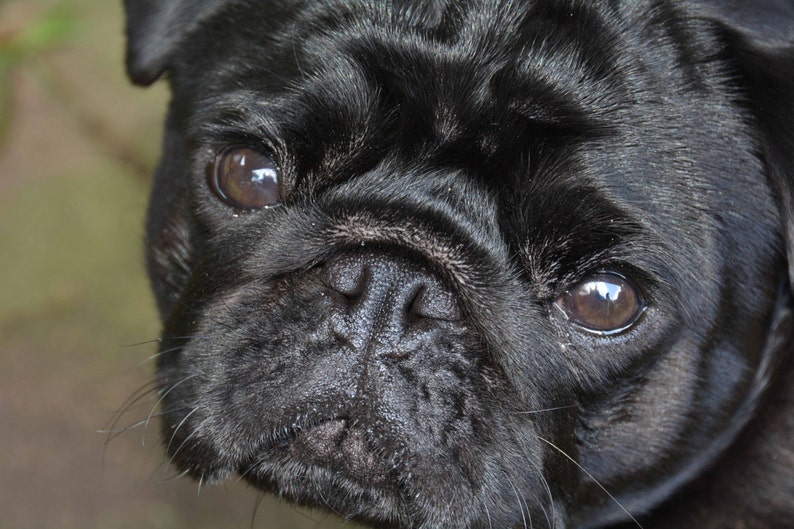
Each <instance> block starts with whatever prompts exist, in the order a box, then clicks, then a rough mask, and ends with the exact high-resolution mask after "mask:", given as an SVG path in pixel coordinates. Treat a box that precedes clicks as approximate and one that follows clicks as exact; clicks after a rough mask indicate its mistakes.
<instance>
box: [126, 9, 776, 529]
mask: <svg viewBox="0 0 794 529" xmlns="http://www.w3.org/2000/svg"><path fill="white" fill-rule="evenodd" d="M260 4H261V5H260ZM271 4H272V5H271ZM276 4H277V3H276V2H254V1H253V0H247V1H246V0H243V1H237V2H232V1H222V0H220V1H215V2H190V1H187V0H183V1H180V2H174V3H172V4H169V6H170V7H168V8H159V7H153V6H151V5H149V3H148V2H140V3H139V2H134V1H133V0H130V1H129V2H128V6H127V8H128V14H129V33H130V42H131V51H130V58H129V65H130V68H131V71H132V75H133V78H134V79H135V80H136V81H137V82H139V83H144V84H145V83H149V82H152V81H153V80H154V79H156V78H157V77H158V76H159V74H160V73H162V72H163V71H164V70H167V71H168V72H169V74H170V80H171V86H172V89H173V93H174V98H173V102H172V107H171V113H170V117H169V121H168V127H167V131H166V140H165V144H164V145H165V149H164V154H163V160H162V163H161V166H160V168H159V170H158V174H157V180H156V183H155V186H154V190H153V195H152V202H151V209H150V216H149V224H148V251H149V265H150V272H151V276H152V280H153V283H154V288H155V292H156V294H157V297H158V302H159V307H160V311H161V314H162V317H163V321H164V325H165V332H164V338H163V346H162V354H161V356H160V359H159V367H158V380H159V384H160V387H161V389H162V394H163V395H162V407H163V412H164V413H165V419H164V430H163V431H164V439H165V443H166V445H167V447H168V452H169V455H170V457H171V458H172V459H173V461H174V462H175V464H176V465H177V466H179V467H180V468H182V469H183V470H186V471H188V472H189V473H190V474H191V475H193V476H195V477H197V478H200V479H203V480H205V481H206V480H217V479H222V478H225V477H228V476H231V475H233V474H239V475H241V476H243V477H244V478H245V479H246V480H247V481H249V482H251V483H252V484H254V485H256V486H257V487H261V488H263V489H267V490H272V491H275V492H276V493H277V494H279V495H282V496H285V497H287V498H290V499H292V500H294V501H297V502H299V503H303V504H311V505H318V506H322V507H326V508H329V509H332V510H334V511H336V512H337V513H340V514H342V515H343V516H347V517H350V518H353V519H358V520H363V521H368V522H371V523H373V524H376V525H378V526H380V527H384V526H394V527H427V528H442V527H450V528H451V527H524V526H528V525H530V520H531V526H532V527H556V528H562V527H579V526H598V525H602V524H604V523H608V522H610V521H616V520H621V519H625V518H627V517H628V512H642V511H645V510H647V509H649V508H651V507H653V506H655V505H656V504H658V503H659V502H661V501H662V500H663V499H665V498H666V497H668V496H669V495H670V494H671V493H672V492H673V491H675V490H676V489H677V488H678V487H680V486H681V485H682V484H683V483H685V482H686V481H688V480H690V479H691V478H692V477H693V476H694V475H695V474H696V473H698V472H699V471H700V470H701V469H702V468H703V467H704V466H705V465H706V464H708V463H709V462H710V461H711V460H713V459H714V457H715V456H716V454H718V453H719V451H720V450H722V449H723V448H724V446H725V445H727V444H729V441H730V439H731V438H732V436H734V435H735V434H736V431H737V430H738V428H739V426H741V425H742V424H743V423H744V421H745V419H744V416H745V415H746V414H747V413H748V410H749V409H750V408H751V407H752V403H753V402H754V399H756V398H757V396H758V393H759V391H760V390H759V388H760V387H761V386H762V385H763V383H764V380H765V378H764V377H765V374H764V372H763V371H764V369H763V367H764V365H766V364H767V363H769V361H770V360H769V359H770V356H771V355H773V353H774V351H772V352H770V348H768V347H767V346H766V342H767V335H768V330H769V328H770V325H772V323H773V320H774V319H775V314H776V312H775V307H776V303H777V301H776V299H777V297H778V295H777V294H778V291H779V288H780V285H781V282H782V280H783V277H784V275H785V263H784V258H783V256H782V254H783V252H782V245H783V232H784V231H785V230H784V229H783V226H784V222H785V219H783V216H782V215H781V214H780V213H779V211H780V204H781V199H780V198H779V190H778V189H777V187H776V185H777V184H775V179H774V175H773V174H772V173H773V172H774V171H773V170H771V169H770V164H771V163H773V161H772V159H773V158H774V154H775V153H776V152H778V151H775V146H774V145H770V144H769V142H767V140H766V137H767V136H766V134H767V133H768V132H769V131H768V130H765V129H764V124H763V123H762V119H763V118H764V116H763V115H760V114H759V113H758V112H756V109H755V107H754V106H753V105H752V102H751V100H750V99H749V98H748V97H747V94H748V93H749V91H750V90H749V88H750V87H751V86H752V83H753V82H755V81H754V80H753V78H751V76H749V75H748V76H747V78H745V77H743V75H744V72H745V71H744V70H743V69H742V68H743V63H742V62H741V61H740V60H739V59H735V57H734V56H733V55H731V49H732V48H731V47H730V46H729V45H728V44H726V42H742V43H743V42H745V40H747V39H744V37H741V38H740V37H739V36H735V35H739V33H736V34H735V35H734V40H733V41H730V40H729V39H728V38H727V37H726V35H727V34H728V33H730V32H729V31H728V29H726V23H725V21H724V20H722V19H721V18H720V17H719V16H717V15H715V14H713V13H711V12H710V11H707V10H706V9H705V8H704V7H702V6H701V7H700V8H697V9H696V8H695V7H694V6H679V5H676V4H677V3H676V2H670V3H659V2H649V3H648V5H645V4H644V3H643V2H612V3H609V5H608V6H607V4H606V3H602V2H592V3H590V2H581V3H579V2H568V1H543V2H541V1H528V2H512V3H511V2H464V3H460V2H450V3H449V4H447V3H444V2H416V3H413V2H397V1H395V2H394V3H391V2H378V1H374V0H373V1H365V0H362V1H359V2H350V3H347V2H323V3H322V4H320V3H315V2H306V3H294V5H293V4H290V5H288V6H285V5H284V4H283V3H281V4H279V5H276ZM781 9H784V10H785V8H781ZM166 28H167V29H166ZM750 29H752V28H750ZM736 31H737V32H738V31H739V30H736ZM731 34H732V33H731ZM732 35H733V34H732ZM743 39H744V40H743ZM737 46H738V44H737ZM748 79H749V80H748ZM768 79H774V76H773V75H772V74H770V75H769V76H768ZM768 79H767V77H765V78H764V80H765V82H766V81H767V80H768ZM769 114H770V116H771V115H773V114H774V112H769ZM759 116H760V117H759ZM781 119H782V118H781ZM772 121H773V119H772V118H770V119H769V122H772ZM764 123H766V122H764ZM778 154H779V153H778Z"/></svg>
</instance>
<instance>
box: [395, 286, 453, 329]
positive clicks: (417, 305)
mask: <svg viewBox="0 0 794 529" xmlns="http://www.w3.org/2000/svg"><path fill="white" fill-rule="evenodd" d="M405 316H406V319H407V320H408V321H415V320H418V319H421V318H426V319H432V320H447V321H456V320H460V319H461V317H462V315H461V313H460V309H459V307H458V304H457V303H456V302H455V298H454V297H453V295H452V293H451V292H450V291H449V290H447V289H446V288H444V286H443V285H441V283H438V282H436V281H428V282H426V283H423V284H422V285H420V286H419V288H417V289H416V292H415V294H414V295H413V296H412V297H411V298H410V299H409V301H408V303H407V304H406V306H405Z"/></svg>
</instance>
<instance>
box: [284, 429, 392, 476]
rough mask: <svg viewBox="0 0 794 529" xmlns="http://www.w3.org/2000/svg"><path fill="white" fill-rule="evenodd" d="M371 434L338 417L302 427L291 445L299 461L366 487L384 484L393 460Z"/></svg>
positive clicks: (289, 448) (294, 455) (291, 453)
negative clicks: (375, 442)
mask: <svg viewBox="0 0 794 529" xmlns="http://www.w3.org/2000/svg"><path fill="white" fill-rule="evenodd" d="M371 437H372V435H371V433H370V432H369V431H367V429H365V428H362V427H359V426H356V425H354V424H352V422H351V421H350V420H348V419H334V420H331V421H325V422H321V423H319V424H317V425H315V426H311V427H309V428H304V429H301V430H298V431H297V432H296V433H295V435H294V437H293V439H292V440H291V441H290V443H289V445H288V448H287V449H288V451H289V454H290V455H291V456H292V457H293V458H294V459H295V460H297V461H302V462H305V463H307V464H309V465H313V466H317V467H323V468H327V469H329V470H331V471H332V472H334V473H338V474H344V475H345V476H346V477H347V478H348V479H352V480H353V481H355V482H358V483H359V484H360V485H362V486H365V487H377V488H384V487H386V486H387V484H388V483H389V480H388V477H389V474H390V473H391V472H390V471H391V470H393V464H391V463H390V462H389V461H388V458H387V457H386V454H385V453H384V452H383V450H382V449H379V448H377V447H376V446H375V445H374V444H373V443H372V441H371Z"/></svg>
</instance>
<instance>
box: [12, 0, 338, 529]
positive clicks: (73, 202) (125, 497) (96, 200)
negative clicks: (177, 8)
mask: <svg viewBox="0 0 794 529" xmlns="http://www.w3.org/2000/svg"><path fill="white" fill-rule="evenodd" d="M122 50H123V38H122V20H121V0H117V1H107V0H71V1H56V0H0V256H2V257H0V366H2V367H0V529H28V528H47V529H67V528H81V529H82V528H102V529H105V528H107V529H122V528H146V527H151V528H157V529H179V528H192V529H200V528H210V527H224V528H235V527H239V528H248V527H254V528H280V529H289V528H322V527H325V528H331V527H339V526H340V523H339V522H338V521H337V520H335V519H334V518H333V517H329V516H327V515H325V514H322V513H317V512H311V511H304V510H297V509H295V508H293V507H291V506H289V505H287V504H285V503H283V502H280V501H278V500H277V499H273V498H270V497H267V498H265V499H261V498H259V497H258V495H257V493H256V492H254V491H252V490H250V489H248V488H247V487H246V486H244V485H242V484H240V483H235V482H232V483H229V484H226V485H219V486H211V487H208V486H205V487H203V488H202V489H201V490H200V491H199V490H198V488H197V486H196V484H195V483H192V482H190V481H188V480H186V479H169V478H170V477H171V476H172V474H173V473H174V472H173V470H166V469H164V468H163V459H164V458H163V454H162V451H161V447H160V445H159V441H158V438H157V426H156V425H151V426H149V427H148V428H144V427H142V426H140V427H135V428H131V429H130V430H129V431H127V432H125V433H123V434H121V435H118V436H117V437H115V438H113V439H112V440H111V441H110V442H106V441H107V439H108V435H107V434H106V433H102V430H106V429H108V428H109V427H112V426H113V425H112V424H111V423H110V422H109V421H111V420H112V419H113V417H114V413H115V412H116V411H117V410H119V409H120V408H121V407H122V406H123V404H124V402H125V399H127V398H128V397H129V396H130V395H132V394H133V393H134V392H135V391H136V390H137V389H139V388H141V387H143V386H144V385H145V384H146V383H147V381H148V380H149V379H150V375H151V370H152V368H153V366H152V363H151V362H147V361H146V359H147V358H148V357H149V356H150V355H151V354H152V353H153V352H154V351H155V345H153V344H152V341H153V340H155V339H156V338H157V335H158V324H157V322H156V318H155V312H154V303H153V301H152V299H151V296H150V294H149V291H148V285H147V283H146V278H145V276H144V270H143V264H142V247H141V241H142V224H143V215H144V211H145V204H146V195H147V190H148V185H149V175H150V170H151V168H152V167H154V164H155V162H156V159H157V157H158V155H159V141H160V124H161V121H162V119H163V111H164V107H165V104H166V102H167V94H166V92H165V87H164V86H157V87H154V88H153V89H149V90H140V89H136V88H133V87H131V86H129V85H128V83H127V80H126V78H125V76H124V73H123V71H122V63H123V51H122ZM136 344H139V345H136ZM153 404H154V403H153V402H152V401H145V402H143V403H141V404H140V405H139V406H136V407H133V408H132V409H130V410H129V411H128V412H126V413H124V414H123V415H122V416H121V417H120V419H119V421H118V423H117V424H116V425H115V427H116V428H124V427H127V426H130V425H134V424H135V423H136V422H137V421H139V420H141V419H143V418H145V417H146V416H147V414H148V413H149V412H150V410H151V407H152V405H153ZM260 500H261V503H260V504H259V507H258V509H256V506H257V503H258V502H260ZM254 513H256V514H255V516H254ZM252 519H253V521H252ZM346 527H351V525H349V524H348V525H346Z"/></svg>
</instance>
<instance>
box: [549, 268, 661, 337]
mask: <svg viewBox="0 0 794 529" xmlns="http://www.w3.org/2000/svg"><path fill="white" fill-rule="evenodd" d="M555 306H556V307H557V308H558V309H559V310H561V311H562V312H563V314H565V317H566V319H567V320H568V321H570V322H571V323H574V324H575V325H576V326H577V327H578V328H581V329H583V330H586V331H588V332H592V333H595V334H600V335H610V334H617V333H619V332H622V331H626V330H628V329H629V328H630V327H632V326H633V325H634V324H635V323H636V322H637V321H638V320H639V317H640V316H641V315H642V313H643V311H644V310H645V308H646V305H645V301H644V299H643V297H642V293H641V292H640V290H639V289H638V288H637V287H636V286H635V285H634V283H632V282H631V281H630V280H629V279H627V278H625V277H623V276H621V275H619V274H616V273H613V272H604V273H599V274H594V275H592V276H590V277H587V278H585V279H584V280H583V281H580V282H579V283H577V284H576V285H574V286H573V287H572V288H571V289H569V290H568V291H566V292H565V294H563V295H562V296H560V297H559V298H558V299H557V301H556V302H555Z"/></svg>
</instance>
